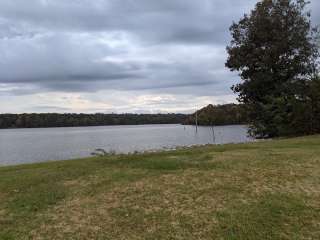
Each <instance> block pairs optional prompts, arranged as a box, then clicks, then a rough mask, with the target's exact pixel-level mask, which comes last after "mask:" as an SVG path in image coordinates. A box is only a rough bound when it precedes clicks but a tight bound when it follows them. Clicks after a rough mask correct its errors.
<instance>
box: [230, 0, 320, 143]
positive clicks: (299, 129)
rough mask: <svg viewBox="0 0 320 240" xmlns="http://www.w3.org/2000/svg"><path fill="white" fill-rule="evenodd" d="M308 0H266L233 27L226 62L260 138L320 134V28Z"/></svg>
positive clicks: (236, 91) (256, 133) (260, 2)
mask: <svg viewBox="0 0 320 240" xmlns="http://www.w3.org/2000/svg"><path fill="white" fill-rule="evenodd" d="M307 4H308V1H305V0H261V1H259V2H258V3H257V4H256V6H255V8H254V9H253V10H252V11H251V13H250V14H246V15H244V17H243V18H242V19H241V20H240V21H239V22H237V23H233V24H232V26H231V27H230V32H231V35H232V41H231V43H230V45H229V46H228V47H227V52H228V60H227V62H226V66H227V67H228V68H229V69H230V70H231V71H237V72H239V75H240V77H241V79H242V81H241V82H240V83H239V84H237V85H235V86H233V88H232V89H233V91H234V92H235V93H237V94H238V96H239V98H238V100H239V101H240V103H242V104H243V105H244V106H245V108H246V110H247V112H248V120H249V125H250V133H251V134H252V135H254V136H256V137H258V138H259V137H260V138H268V137H279V136H297V135H307V134H315V133H320V78H319V68H318V62H319V43H320V41H319V31H318V28H316V27H313V26H312V25H311V20H310V19H311V18H310V12H308V11H307V10H306V9H307V8H306V6H307Z"/></svg>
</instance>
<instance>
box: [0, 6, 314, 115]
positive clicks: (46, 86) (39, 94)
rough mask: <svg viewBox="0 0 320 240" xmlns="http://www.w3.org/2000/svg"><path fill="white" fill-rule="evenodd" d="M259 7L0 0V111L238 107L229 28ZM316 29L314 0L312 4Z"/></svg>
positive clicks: (185, 110)
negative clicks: (228, 55) (228, 53)
mask: <svg viewBox="0 0 320 240" xmlns="http://www.w3.org/2000/svg"><path fill="white" fill-rule="evenodd" d="M256 2H257V0H94V1H93V0H28V1H26V0H1V1H0V112H2V113H4V112H10V113H21V112H107V113H108V112H117V113H122V112H147V113H155V112H192V111H194V110H195V109H196V108H199V107H202V106H205V105H207V104H209V103H213V104H221V103H229V102H235V101H236V100H235V99H236V96H235V95H234V94H233V93H232V91H231V90H230V86H231V85H233V84H234V83H236V82H237V81H239V80H238V77H237V75H236V74H234V73H230V72H229V71H228V69H226V68H225V67H224V63H225V60H226V51H225V47H226V45H227V44H228V43H229V41H230V37H229V33H228V28H229V26H230V25H231V23H232V21H237V20H239V18H240V17H241V16H242V15H243V14H244V13H245V12H248V11H249V10H250V9H252V8H253V7H254V4H255V3H256ZM311 9H312V14H313V21H314V22H315V23H319V22H320V14H319V11H320V1H318V0H313V3H312V5H311Z"/></svg>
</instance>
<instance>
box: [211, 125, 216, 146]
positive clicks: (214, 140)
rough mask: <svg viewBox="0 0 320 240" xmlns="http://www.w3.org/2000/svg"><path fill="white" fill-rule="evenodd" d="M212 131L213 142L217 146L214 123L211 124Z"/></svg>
mask: <svg viewBox="0 0 320 240" xmlns="http://www.w3.org/2000/svg"><path fill="white" fill-rule="evenodd" d="M211 130H212V141H213V144H215V143H216V136H215V134H214V126H213V124H212V123H211Z"/></svg>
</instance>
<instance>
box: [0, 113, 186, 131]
mask: <svg viewBox="0 0 320 240" xmlns="http://www.w3.org/2000/svg"><path fill="white" fill-rule="evenodd" d="M186 118H187V115H185V114H101V113H97V114H71V113H66V114H57V113H40V114H36V113H31V114H0V128H47V127H79V126H104V125H139V124H180V123H182V122H184V120H185V119H186Z"/></svg>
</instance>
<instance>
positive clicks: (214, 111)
mask: <svg viewBox="0 0 320 240" xmlns="http://www.w3.org/2000/svg"><path fill="white" fill-rule="evenodd" d="M197 114H198V124H199V125H205V126H211V125H215V126H217V125H234V124H246V123H247V122H248V121H247V115H246V110H245V106H244V105H238V104H225V105H217V106H213V105H211V104H210V105H208V106H207V107H204V108H202V109H200V110H198V111H197ZM195 118H196V113H194V114H192V115H191V116H190V117H188V118H187V119H186V121H185V122H184V123H185V124H191V125H193V124H195Z"/></svg>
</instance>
